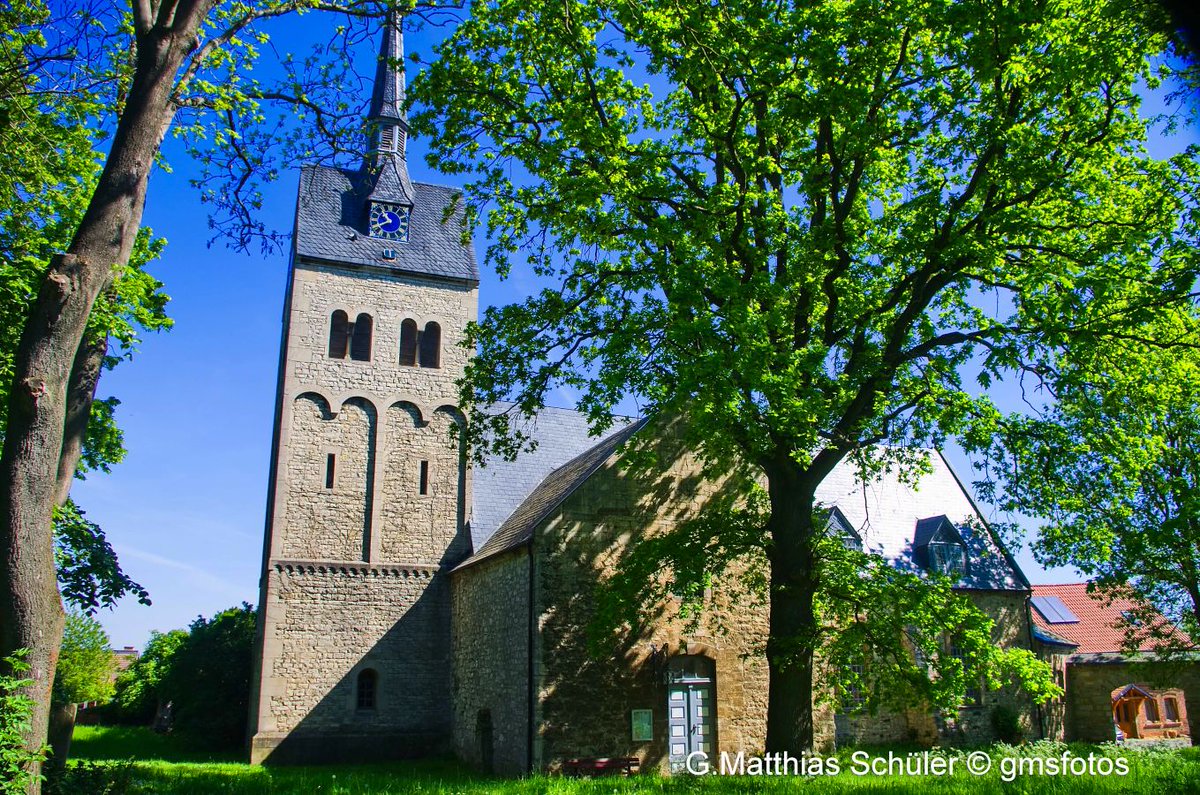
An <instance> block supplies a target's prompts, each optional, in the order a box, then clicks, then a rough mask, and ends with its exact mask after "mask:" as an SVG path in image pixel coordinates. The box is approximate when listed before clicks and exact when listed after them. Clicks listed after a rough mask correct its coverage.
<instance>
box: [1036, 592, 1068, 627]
mask: <svg viewBox="0 0 1200 795" xmlns="http://www.w3.org/2000/svg"><path fill="white" fill-rule="evenodd" d="M1030 601H1031V602H1033V606H1034V607H1036V608H1037V611H1038V612H1039V613H1041V614H1042V617H1043V618H1045V619H1046V621H1047V622H1048V623H1051V624H1077V623H1079V616H1077V615H1075V614H1074V613H1072V612H1071V610H1070V608H1068V607H1067V606H1066V605H1065V604H1063V601H1062V600H1061V599H1059V598H1058V597H1057V596H1035V597H1033V598H1032V599H1031V600H1030Z"/></svg>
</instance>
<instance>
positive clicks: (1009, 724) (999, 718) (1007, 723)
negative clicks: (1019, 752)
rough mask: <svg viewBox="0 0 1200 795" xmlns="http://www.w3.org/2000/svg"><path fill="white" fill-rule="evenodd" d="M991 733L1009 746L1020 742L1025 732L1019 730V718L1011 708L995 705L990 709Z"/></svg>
mask: <svg viewBox="0 0 1200 795" xmlns="http://www.w3.org/2000/svg"><path fill="white" fill-rule="evenodd" d="M991 719H992V733H993V734H994V735H995V736H996V737H997V738H998V739H999V740H1000V741H1001V742H1005V743H1008V744H1009V745H1016V744H1017V743H1019V742H1021V740H1022V738H1023V736H1024V734H1025V732H1024V731H1023V730H1022V728H1021V716H1020V715H1018V714H1017V711H1016V710H1015V709H1013V708H1012V707H1009V706H1005V705H1004V704H997V705H996V706H994V707H992V715H991Z"/></svg>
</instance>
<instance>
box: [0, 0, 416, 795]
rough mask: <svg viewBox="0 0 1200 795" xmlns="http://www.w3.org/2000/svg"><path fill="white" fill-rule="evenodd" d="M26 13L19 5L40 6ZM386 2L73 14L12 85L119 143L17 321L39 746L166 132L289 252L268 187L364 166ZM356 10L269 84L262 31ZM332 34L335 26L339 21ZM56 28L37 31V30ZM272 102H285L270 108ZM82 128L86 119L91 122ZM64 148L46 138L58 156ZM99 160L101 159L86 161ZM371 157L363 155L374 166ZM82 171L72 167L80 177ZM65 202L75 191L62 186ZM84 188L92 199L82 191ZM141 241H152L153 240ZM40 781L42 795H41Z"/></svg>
mask: <svg viewBox="0 0 1200 795" xmlns="http://www.w3.org/2000/svg"><path fill="white" fill-rule="evenodd" d="M29 5H30V4H29V3H28V2H24V1H23V2H22V3H21V7H22V8H25V7H28V6H29ZM393 5H395V4H393V3H389V2H385V1H384V0H257V2H249V3H245V2H234V1H233V0H133V2H131V4H130V5H129V7H128V8H122V7H119V6H116V5H110V4H106V3H96V4H92V3H80V4H77V5H72V6H69V7H70V8H71V9H72V14H69V15H68V21H69V22H70V23H71V24H68V23H67V22H64V24H63V26H58V27H56V26H55V25H46V26H45V30H44V33H45V38H44V39H38V38H36V36H35V37H34V38H30V39H27V40H26V41H25V42H24V43H23V44H22V47H23V48H24V49H23V50H22V52H23V53H28V54H29V55H30V57H29V58H28V59H27V60H28V63H29V64H31V65H32V66H31V68H24V67H22V68H21V69H19V70H17V71H15V72H5V73H4V75H3V77H4V79H6V80H10V79H11V80H12V81H13V82H12V85H14V86H16V88H17V90H18V91H19V93H21V95H22V96H28V97H31V98H32V103H33V105H32V107H33V109H34V110H37V109H45V108H47V107H50V106H53V104H54V103H55V102H56V100H57V98H58V97H59V96H61V95H62V94H63V93H65V92H68V91H76V90H85V91H87V92H89V93H88V96H89V97H90V98H91V104H90V106H89V108H88V113H87V114H86V115H87V118H86V120H84V122H83V123H85V124H87V125H90V126H93V127H97V128H100V129H104V130H107V131H109V132H110V133H111V135H110V136H108V137H107V138H106V140H105V144H104V148H105V149H106V152H105V157H104V162H103V168H102V170H101V171H100V173H99V174H98V175H97V176H96V177H95V179H94V182H91V183H89V186H88V187H89V188H90V192H88V193H87V197H86V201H85V202H84V203H83V205H84V206H83V207H82V210H81V212H80V213H79V216H78V220H77V222H73V223H72V224H71V226H72V228H71V230H70V234H69V235H68V238H69V243H68V244H67V245H66V246H65V249H64V250H63V251H62V252H61V253H56V254H54V255H53V256H51V257H50V258H49V261H48V263H46V264H45V265H44V266H43V267H42V268H41V269H40V280H39V281H38V286H37V289H36V290H34V291H33V292H34V297H33V299H32V300H31V301H30V302H29V306H28V311H27V313H26V316H25V319H24V321H23V323H22V324H21V325H20V328H21V332H20V339H19V342H18V344H17V345H16V347H15V351H16V354H15V356H14V357H13V360H12V366H11V371H10V373H9V374H7V377H8V378H9V379H10V380H11V388H10V389H9V391H8V394H7V413H6V414H5V415H4V423H5V425H4V446H3V451H2V453H0V658H3V657H6V656H8V655H9V654H10V652H12V651H13V650H16V649H21V648H25V649H28V650H29V653H28V658H27V659H28V662H29V664H30V666H31V670H30V679H31V680H32V685H30V686H29V688H28V692H29V694H30V695H31V696H32V697H33V698H34V700H35V702H36V704H37V711H36V712H35V714H34V720H33V722H32V731H31V732H30V734H29V737H28V742H29V745H30V747H31V748H37V747H40V745H41V743H42V740H43V739H44V737H45V731H46V719H47V710H48V708H49V695H50V683H51V682H52V681H53V678H54V666H55V660H56V657H57V650H58V642H59V638H60V636H61V632H62V624H63V612H62V607H61V602H60V598H59V593H58V589H57V587H56V578H55V554H54V544H53V539H52V534H51V516H52V513H53V511H54V509H55V508H56V506H59V505H62V504H63V503H64V501H65V500H66V498H67V494H68V491H69V487H70V483H71V480H72V478H73V477H74V475H75V472H76V470H77V468H78V465H79V462H80V457H81V455H83V453H84V450H85V445H84V443H83V440H84V439H85V438H86V435H87V426H88V422H87V420H88V418H89V417H90V416H91V415H92V411H93V409H92V404H93V398H94V395H95V388H96V383H97V380H98V377H99V373H100V369H101V368H100V366H99V365H100V363H101V362H102V361H103V356H104V351H105V349H106V347H107V342H108V340H107V336H106V334H105V333H104V332H105V330H106V329H105V328H103V324H100V325H99V327H98V326H97V325H93V324H95V322H96V321H95V318H96V317H97V313H98V312H99V313H101V314H102V313H103V312H105V311H107V310H106V307H108V306H109V304H110V302H109V299H108V296H110V295H112V294H113V292H114V291H117V292H119V285H120V283H121V281H120V279H121V277H122V276H123V275H125V274H127V273H128V265H129V262H130V260H131V256H133V255H134V253H135V251H136V250H137V249H138V246H139V228H140V224H141V219H142V211H143V207H144V204H145V200H146V192H147V187H148V183H149V177H150V173H151V170H152V168H153V166H154V164H155V162H156V161H157V160H158V159H159V149H160V145H161V143H162V140H163V137H164V136H165V135H166V133H167V131H168V129H169V128H171V126H172V124H174V123H175V122H176V119H177V116H179V115H180V114H183V116H182V121H183V123H182V124H179V125H178V126H177V128H176V129H177V130H178V131H179V132H180V133H181V134H182V135H183V136H184V137H185V138H186V139H187V140H188V141H189V142H190V144H191V148H192V150H193V151H194V152H195V153H196V154H198V155H199V158H200V159H199V162H200V164H201V171H202V173H201V176H200V177H199V178H198V180H197V182H198V183H199V185H200V187H201V189H202V194H201V195H202V197H203V198H204V199H205V200H207V201H209V202H210V203H212V205H213V207H214V217H213V219H212V225H213V228H214V229H215V230H216V231H217V232H218V233H221V234H226V235H228V236H229V237H230V238H231V239H232V241H233V242H234V244H235V245H236V246H239V247H242V248H246V247H247V246H249V245H250V244H252V243H254V242H256V241H263V242H264V243H266V244H270V243H272V242H277V238H276V237H274V236H273V235H272V234H271V232H270V231H269V230H267V229H265V228H264V227H263V226H262V225H261V223H260V222H258V221H256V220H255V216H254V210H255V208H256V206H257V205H258V204H259V202H260V200H261V196H260V194H259V192H258V187H259V185H261V183H262V181H264V180H270V179H273V178H274V177H275V176H276V174H277V173H278V169H277V167H276V163H277V162H278V161H277V160H275V159H273V155H278V154H279V153H280V152H283V153H285V155H286V156H287V158H289V159H308V160H322V159H324V160H336V159H337V158H339V157H343V156H345V155H347V153H351V156H353V155H354V154H357V155H359V156H361V153H362V149H363V147H362V146H361V141H362V136H361V132H362V131H361V129H360V126H361V122H360V119H361V118H362V114H361V102H362V100H363V99H364V98H362V97H360V96H358V94H357V90H356V89H357V85H358V82H357V81H356V80H353V79H350V78H352V77H353V75H352V68H353V63H354V59H353V57H352V48H353V47H354V46H355V45H356V44H357V43H358V42H359V41H360V40H362V39H363V38H364V37H369V38H372V39H373V38H374V35H373V34H374V31H375V30H376V29H377V24H376V25H375V26H374V28H373V27H372V25H371V24H367V22H370V21H375V22H377V20H378V18H379V17H381V16H382V15H383V14H384V13H385V11H387V10H388V9H389V8H390V7H392V6H393ZM312 9H323V10H330V11H338V12H341V14H342V17H341V20H340V21H341V23H342V24H341V26H340V27H338V28H336V29H335V31H334V34H333V36H332V37H330V38H323V40H322V43H321V44H320V45H318V47H317V49H316V50H315V51H314V52H313V54H312V55H311V56H309V57H307V58H301V59H293V58H292V57H291V56H290V55H289V54H287V53H282V54H280V63H279V65H278V66H277V68H276V69H275V71H274V72H273V73H272V75H273V76H272V77H271V79H263V80H258V79H256V78H255V75H254V74H252V67H253V66H254V64H255V62H256V60H257V59H258V58H259V56H260V54H261V53H263V52H267V53H272V54H274V53H277V52H278V51H277V50H275V49H273V48H271V47H269V46H268V38H267V34H266V32H265V31H264V30H263V29H262V24H263V23H264V22H265V21H267V20H270V19H272V18H276V17H280V16H282V15H285V14H290V13H295V12H299V11H305V10H312ZM330 27H331V28H333V25H332V24H331V25H330ZM41 32H42V31H38V33H37V35H40V34H41ZM270 103H280V105H281V109H280V110H278V111H274V112H272V111H271V110H270V108H271V105H270ZM77 123H78V122H77ZM62 149H65V145H64V144H63V141H62V140H61V139H60V138H58V137H49V138H47V139H46V141H45V151H46V153H47V154H48V155H49V156H50V157H53V156H55V155H57V154H58V153H59V152H60V151H61V150H62ZM85 159H86V158H85ZM360 162H361V160H360ZM67 173H75V172H67ZM64 189H68V188H64ZM69 189H78V186H72V187H71V188H69ZM143 244H144V243H143ZM36 781H37V776H36V775H35V776H34V784H32V785H31V787H32V789H31V791H34V790H36V789H37V786H38V785H37V783H36Z"/></svg>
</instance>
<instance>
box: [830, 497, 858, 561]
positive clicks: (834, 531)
mask: <svg viewBox="0 0 1200 795" xmlns="http://www.w3.org/2000/svg"><path fill="white" fill-rule="evenodd" d="M825 530H826V532H828V533H829V535H830V536H832V537H833V538H836V539H839V540H840V541H841V542H842V546H844V547H845V548H846V549H851V550H854V551H855V552H862V551H863V540H862V536H860V535H859V534H858V531H857V530H855V529H854V527H853V526H852V525H851V524H850V521H849V520H848V519H847V518H846V515H845V514H843V513H842V511H841V509H839V508H838V507H837V506H836V505H835V506H834V507H833V508H830V509H829V520H828V522H827V523H826V525H825Z"/></svg>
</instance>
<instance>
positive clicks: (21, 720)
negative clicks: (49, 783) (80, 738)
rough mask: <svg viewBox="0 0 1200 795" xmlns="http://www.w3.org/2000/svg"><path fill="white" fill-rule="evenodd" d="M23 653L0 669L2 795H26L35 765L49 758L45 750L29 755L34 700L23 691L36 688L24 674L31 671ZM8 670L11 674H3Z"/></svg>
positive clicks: (7, 659)
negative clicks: (27, 741)
mask: <svg viewBox="0 0 1200 795" xmlns="http://www.w3.org/2000/svg"><path fill="white" fill-rule="evenodd" d="M25 654H26V651H25V650H24V649H22V650H20V651H18V652H17V653H15V654H13V655H12V656H11V657H6V658H4V661H3V668H0V793H6V794H7V793H12V795H18V793H24V792H25V790H26V789H27V788H28V786H29V779H30V777H31V776H32V775H33V770H34V769H35V767H36V765H37V764H38V763H39V762H41V761H42V760H43V759H45V757H46V749H45V748H41V749H39V750H37V751H30V750H29V749H28V748H26V747H25V741H24V740H25V737H24V735H25V733H26V732H28V731H29V729H30V726H31V725H32V722H33V699H31V698H30V697H29V696H27V695H26V694H25V693H24V692H23V691H22V688H24V687H26V686H28V685H30V684H33V680H32V679H26V678H25V677H24V674H25V672H26V671H28V670H29V664H28V663H26V662H25ZM5 670H7V671H8V672H9V673H4V672H3V671H5Z"/></svg>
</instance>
